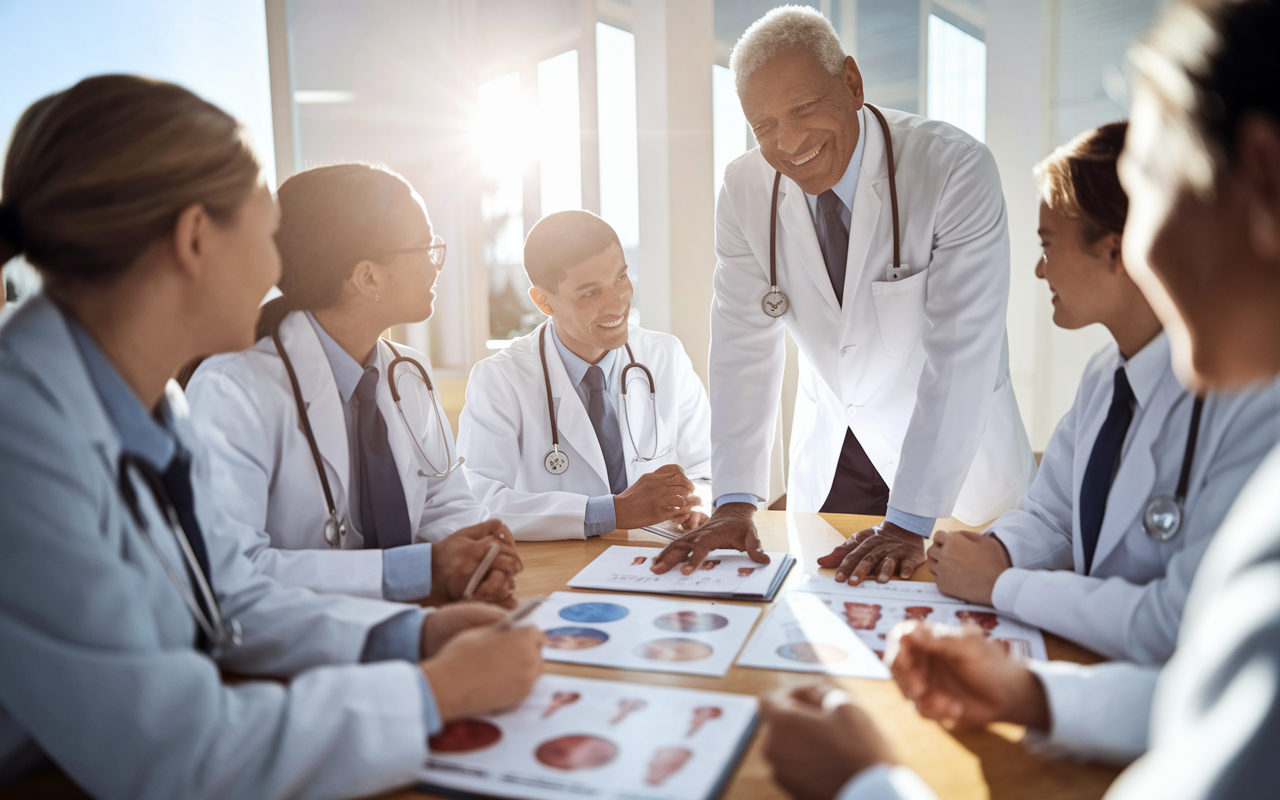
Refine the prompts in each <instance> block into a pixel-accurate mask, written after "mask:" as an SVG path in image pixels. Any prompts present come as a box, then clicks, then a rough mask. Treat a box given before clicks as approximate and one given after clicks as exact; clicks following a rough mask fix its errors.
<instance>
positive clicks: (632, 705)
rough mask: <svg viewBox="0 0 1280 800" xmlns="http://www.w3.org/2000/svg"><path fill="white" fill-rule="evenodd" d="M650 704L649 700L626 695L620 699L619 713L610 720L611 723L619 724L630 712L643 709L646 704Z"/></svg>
mask: <svg viewBox="0 0 1280 800" xmlns="http://www.w3.org/2000/svg"><path fill="white" fill-rule="evenodd" d="M647 705H649V701H647V700H640V699H638V698H631V697H624V698H623V699H621V700H619V701H618V713H617V714H616V715H615V716H614V718H613V719H611V720H609V724H610V725H617V724H618V723H619V722H622V721H623V720H624V719H626V718H627V716H628V715H629V714H633V713H635V712H637V711H641V710H643V709H644V707H645V706H647Z"/></svg>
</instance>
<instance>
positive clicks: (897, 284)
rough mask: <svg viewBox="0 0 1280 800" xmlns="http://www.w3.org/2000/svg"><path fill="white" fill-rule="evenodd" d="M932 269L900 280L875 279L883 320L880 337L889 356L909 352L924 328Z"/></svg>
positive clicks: (874, 295) (874, 294)
mask: <svg viewBox="0 0 1280 800" xmlns="http://www.w3.org/2000/svg"><path fill="white" fill-rule="evenodd" d="M928 279H929V270H928V269H923V270H921V271H919V272H917V273H916V274H915V275H911V276H909V277H906V278H903V279H902V280H898V281H875V282H874V283H872V284H871V295H872V298H873V299H874V301H875V305H876V319H877V321H878V322H879V324H880V339H881V341H883V342H884V352H885V355H887V356H889V358H900V357H901V356H903V355H905V354H906V353H907V352H909V351H910V350H911V348H912V346H914V345H915V343H916V339H918V338H920V332H921V331H923V330H924V319H925V318H924V304H925V299H926V297H927V295H926V292H925V288H926V285H927V282H928Z"/></svg>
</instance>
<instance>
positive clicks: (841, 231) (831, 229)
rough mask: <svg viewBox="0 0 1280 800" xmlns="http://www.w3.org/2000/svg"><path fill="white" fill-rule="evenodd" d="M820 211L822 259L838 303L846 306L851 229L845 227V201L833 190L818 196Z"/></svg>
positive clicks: (819, 239) (819, 241)
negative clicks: (845, 272) (845, 282)
mask: <svg viewBox="0 0 1280 800" xmlns="http://www.w3.org/2000/svg"><path fill="white" fill-rule="evenodd" d="M818 211H819V212H821V216H822V231H821V236H819V237H818V244H820V245H822V257H823V258H824V259H826V261H827V274H828V275H830V276H831V288H833V289H835V290H836V302H838V303H840V304H841V305H843V304H844V270H845V264H846V262H848V260H849V229H848V228H846V227H845V226H844V201H842V200H841V199H840V198H839V197H838V196H836V193H835V191H834V190H832V189H828V190H826V191H825V192H823V193H822V194H820V195H818Z"/></svg>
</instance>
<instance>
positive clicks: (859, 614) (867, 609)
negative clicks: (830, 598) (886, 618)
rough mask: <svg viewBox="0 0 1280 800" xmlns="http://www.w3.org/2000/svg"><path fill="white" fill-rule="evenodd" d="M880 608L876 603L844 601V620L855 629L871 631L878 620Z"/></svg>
mask: <svg viewBox="0 0 1280 800" xmlns="http://www.w3.org/2000/svg"><path fill="white" fill-rule="evenodd" d="M880 610H881V606H880V605H879V604H878V603H852V602H849V603H845V604H844V621H845V622H847V623H849V627H850V628H853V629H854V630H855V631H873V630H875V629H876V623H877V622H879V621H880Z"/></svg>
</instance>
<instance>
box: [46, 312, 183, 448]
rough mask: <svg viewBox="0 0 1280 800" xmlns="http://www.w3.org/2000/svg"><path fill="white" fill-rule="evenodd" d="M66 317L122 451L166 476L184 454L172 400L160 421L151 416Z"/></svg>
mask: <svg viewBox="0 0 1280 800" xmlns="http://www.w3.org/2000/svg"><path fill="white" fill-rule="evenodd" d="M64 316H66V320H67V328H68V329H69V330H70V331H71V338H72V339H73V340H74V341H75V343H76V347H77V348H78V349H79V350H80V357H81V358H82V359H84V365H85V369H86V370H87V371H88V372H89V380H90V382H91V383H93V388H94V390H96V391H97V393H98V399H99V400H101V401H102V406H103V408H105V409H106V411H107V417H108V418H109V419H110V420H111V424H112V426H113V427H114V428H115V430H116V435H118V436H119V437H120V448H121V449H122V450H124V451H125V452H128V453H133V454H135V455H138V456H141V457H142V458H143V459H144V460H145V461H147V463H149V464H150V465H151V466H153V467H155V468H156V469H157V470H158V471H160V472H164V471H165V470H167V469H168V468H169V462H171V461H173V457H174V456H175V455H177V454H179V453H180V452H182V449H181V447H180V446H179V444H178V439H177V437H176V436H174V433H173V414H172V411H171V409H170V408H169V400H168V398H167V397H165V396H163V395H162V396H161V397H160V402H159V403H158V404H157V405H156V415H157V416H158V417H159V418H158V419H157V416H152V415H151V414H148V413H147V409H146V408H145V407H143V405H142V401H141V400H139V399H138V396H137V395H136V394H134V392H133V390H132V389H130V388H129V385H128V384H126V383H125V382H124V378H121V377H120V373H119V372H118V371H117V370H116V368H115V366H113V365H112V363H111V362H110V361H109V360H108V359H107V357H106V355H105V354H104V353H103V352H102V349H101V348H99V347H98V343H97V342H95V341H94V340H93V337H92V336H90V335H89V332H88V331H86V330H85V329H84V327H83V326H81V325H80V323H79V322H77V321H76V320H74V319H72V318H71V317H70V316H67V315H64Z"/></svg>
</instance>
